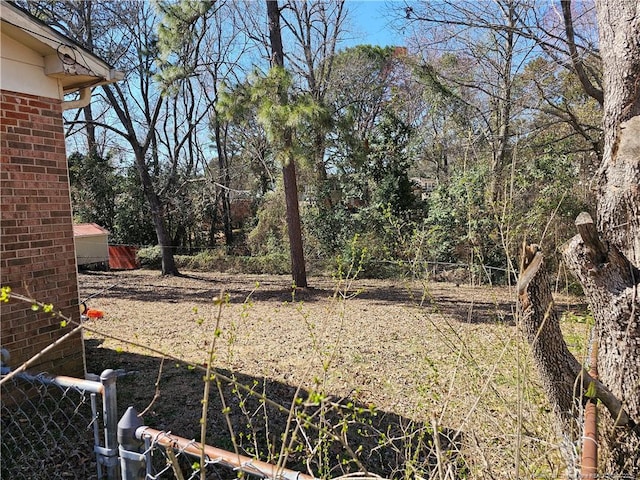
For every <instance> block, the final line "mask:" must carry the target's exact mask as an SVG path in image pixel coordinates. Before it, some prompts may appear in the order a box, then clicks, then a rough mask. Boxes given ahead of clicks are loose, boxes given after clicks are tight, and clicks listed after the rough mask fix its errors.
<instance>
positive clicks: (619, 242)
mask: <svg viewBox="0 0 640 480" xmlns="http://www.w3.org/2000/svg"><path fill="white" fill-rule="evenodd" d="M562 6H563V12H564V14H565V20H566V18H567V16H568V15H569V14H570V10H569V8H570V5H569V2H567V1H565V2H563V5H562ZM596 9H597V17H598V29H599V47H600V53H601V56H602V63H603V82H602V84H603V87H604V89H603V107H604V111H603V131H604V148H603V158H602V162H601V165H600V168H599V171H598V176H597V188H598V190H597V225H596V224H595V223H594V221H593V220H592V219H591V216H590V215H589V214H587V213H582V214H580V215H579V216H578V219H577V220H576V227H577V229H578V235H576V236H575V237H573V238H572V239H571V240H570V241H569V242H567V243H566V244H565V245H564V246H563V247H562V249H561V250H562V254H563V256H564V258H565V261H566V263H567V265H568V267H569V269H570V270H571V271H572V273H573V274H574V275H575V276H576V278H577V279H578V280H579V281H580V283H581V284H582V287H583V290H584V293H585V296H586V298H587V300H588V302H589V304H590V306H591V309H592V311H593V316H594V319H595V326H594V333H595V335H596V339H597V341H598V358H597V362H598V374H599V378H600V381H601V383H600V382H597V381H594V384H595V385H598V386H599V387H598V388H599V390H598V395H597V396H598V398H599V399H601V400H603V399H602V398H601V394H602V392H603V391H605V392H606V395H605V397H606V399H607V402H605V400H603V403H604V404H605V405H606V406H607V408H608V409H609V412H610V415H603V416H602V418H603V421H602V422H601V424H600V429H601V431H600V435H599V437H600V439H601V443H600V446H601V452H602V455H601V458H602V459H603V460H604V462H603V463H604V464H603V465H601V466H600V468H599V470H600V471H601V472H603V473H606V474H607V475H611V476H612V477H616V478H617V477H618V476H619V477H620V478H627V477H628V478H638V476H640V427H639V426H638V423H640V295H639V293H640V292H639V286H640V270H639V269H638V268H639V266H640V36H639V35H638V32H639V31H640V7H639V6H638V3H637V1H636V0H596ZM569 16H570V15H569ZM568 33H570V32H568ZM570 40H571V39H570ZM574 60H575V59H574ZM536 255H539V253H535V254H533V255H532V254H531V253H530V252H529V253H527V254H525V255H524V260H523V267H524V268H523V270H522V274H521V282H520V283H519V304H520V308H521V310H522V312H523V314H522V318H523V323H524V324H525V325H528V326H525V331H527V332H528V335H527V337H528V340H529V342H530V344H531V346H532V351H533V355H534V358H536V361H537V362H538V363H539V365H538V366H539V370H540V373H541V375H542V377H543V382H544V384H545V385H555V384H556V382H559V383H558V385H562V382H564V383H565V385H564V387H562V388H564V389H566V388H567V387H568V385H567V384H566V378H567V375H571V372H572V369H574V368H575V367H574V366H573V362H572V361H568V362H567V361H566V358H565V352H564V350H562V349H561V350H560V352H561V353H560V354H557V353H554V348H555V346H554V345H555V344H554V343H552V344H550V346H549V348H548V349H547V348H546V347H544V348H543V350H542V352H538V353H536V349H537V348H539V346H540V344H541V343H542V342H541V341H540V340H539V339H537V338H536V337H534V338H531V329H535V327H536V322H538V323H539V322H540V315H541V312H543V311H544V312H546V308H547V307H546V306H545V305H547V303H545V302H549V301H550V300H549V299H548V297H547V296H546V295H537V294H536V292H537V291H538V290H537V289H544V288H548V279H546V278H544V273H543V271H544V269H541V268H539V267H540V266H541V265H542V260H541V259H540V260H535V258H536ZM536 264H538V268H535V265H536ZM541 272H542V273H541ZM544 285H547V287H544ZM531 312H532V313H531ZM549 321H551V322H552V323H555V322H557V319H556V318H555V317H554V316H553V315H548V316H547V317H546V319H545V323H547V322H549ZM545 328H546V327H545ZM545 333H547V332H546V330H545V329H542V330H540V335H541V336H542V335H545ZM555 334H556V335H557V334H559V330H558V331H556V332H555ZM547 337H548V335H545V341H548V340H549V339H548V338H547ZM580 376H581V377H582V378H586V377H585V374H584V373H583V372H581V373H580ZM605 386H606V389H605V390H602V389H603V388H605ZM547 390H548V392H547V393H548V396H549V399H550V401H551V402H552V404H553V405H554V408H556V409H557V410H558V411H560V412H562V411H564V410H563V409H564V408H565V407H566V398H565V397H563V396H559V397H558V396H554V392H553V391H549V388H548V387H547ZM565 393H566V392H565ZM616 405H619V407H620V408H616ZM568 420H570V419H568ZM563 421H564V420H563V419H562V418H561V422H560V424H561V426H562V428H563V430H564V432H565V433H566V432H570V426H567V425H566V424H565V425H563V424H562V422H563Z"/></svg>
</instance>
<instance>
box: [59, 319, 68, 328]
mask: <svg viewBox="0 0 640 480" xmlns="http://www.w3.org/2000/svg"><path fill="white" fill-rule="evenodd" d="M66 326H67V321H66V320H61V321H60V328H64V327H66Z"/></svg>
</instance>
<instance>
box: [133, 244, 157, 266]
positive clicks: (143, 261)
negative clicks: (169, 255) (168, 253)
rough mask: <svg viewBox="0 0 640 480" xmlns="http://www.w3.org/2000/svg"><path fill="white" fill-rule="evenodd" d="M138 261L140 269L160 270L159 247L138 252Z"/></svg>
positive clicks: (145, 248)
mask: <svg viewBox="0 0 640 480" xmlns="http://www.w3.org/2000/svg"><path fill="white" fill-rule="evenodd" d="M138 261H139V262H140V266H141V267H142V268H162V252H161V251H160V246H159V245H154V246H153V247H144V248H141V249H139V250H138Z"/></svg>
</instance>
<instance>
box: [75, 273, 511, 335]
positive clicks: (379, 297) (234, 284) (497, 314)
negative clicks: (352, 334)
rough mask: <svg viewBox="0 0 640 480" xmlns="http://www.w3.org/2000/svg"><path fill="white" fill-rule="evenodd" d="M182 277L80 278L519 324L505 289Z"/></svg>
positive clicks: (145, 289)
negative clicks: (339, 298)
mask: <svg viewBox="0 0 640 480" xmlns="http://www.w3.org/2000/svg"><path fill="white" fill-rule="evenodd" d="M158 278H159V277H158ZM181 278H183V279H189V285H188V286H181V285H174V284H171V283H162V282H159V281H157V278H154V277H143V278H141V279H140V281H139V282H137V283H135V284H132V283H131V282H128V281H126V280H123V279H122V278H121V277H120V276H118V275H113V274H109V273H104V272H99V273H93V274H89V275H86V274H83V276H81V277H80V281H81V282H82V281H83V280H85V281H92V280H95V281H96V283H97V284H99V285H100V286H101V288H102V290H99V289H97V288H83V290H84V291H88V292H89V294H91V295H94V294H95V295H96V296H97V297H100V296H104V297H110V296H113V297H115V298H125V299H129V300H132V301H141V302H158V301H162V302H166V303H180V302H190V303H192V304H205V303H206V302H208V301H210V300H211V298H212V297H214V296H217V295H219V294H220V293H221V292H222V291H224V292H225V293H226V294H228V295H229V299H230V303H232V304H239V303H243V302H245V300H246V299H247V298H248V297H249V296H250V297H251V299H252V301H254V302H275V303H285V302H294V301H295V302H304V303H308V304H314V303H320V302H324V301H326V300H327V299H329V298H331V297H333V296H334V295H351V296H354V298H356V299H359V300H366V301H367V302H369V303H370V304H372V305H398V306H411V307H419V308H423V309H424V311H425V312H426V313H429V314H433V313H436V314H442V315H447V316H449V317H450V318H453V319H454V320H456V321H460V322H464V323H500V324H506V325H514V324H515V301H514V299H512V298H510V295H509V293H508V290H507V289H506V287H489V286H484V285H483V286H469V285H455V284H453V283H446V282H425V283H420V282H411V281H405V280H397V281H391V280H384V281H380V280H367V279H363V280H357V281H354V282H352V283H351V284H350V285H349V287H345V286H344V284H343V285H336V281H335V280H333V279H330V278H320V277H318V278H313V279H311V284H312V287H310V288H304V289H301V288H298V289H294V288H292V286H291V280H290V278H289V277H288V276H287V275H269V276H262V275H242V276H239V277H238V280H237V281H234V280H233V277H224V278H221V279H216V278H212V277H211V276H206V275H198V274H197V273H193V274H186V275H182V277H181ZM111 282H113V283H111ZM104 285H107V287H106V288H105V287H104Z"/></svg>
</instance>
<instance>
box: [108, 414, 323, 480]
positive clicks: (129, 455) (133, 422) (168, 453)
mask: <svg viewBox="0 0 640 480" xmlns="http://www.w3.org/2000/svg"><path fill="white" fill-rule="evenodd" d="M118 439H119V441H120V446H119V456H120V461H121V471H122V479H123V480H156V479H158V480H159V479H173V478H175V479H179V480H186V479H188V480H197V479H200V478H201V475H202V474H203V473H204V474H205V477H206V478H207V479H220V480H222V479H225V480H226V479H229V480H231V479H234V478H238V476H239V473H240V472H242V473H243V474H248V475H251V476H255V477H258V478H269V479H277V480H293V479H296V480H315V479H314V477H312V476H309V475H306V474H304V473H302V472H297V471H294V470H290V469H287V468H284V467H281V466H278V465H273V464H270V463H267V462H262V461H260V460H257V459H255V458H251V457H246V456H244V455H240V454H237V453H233V452H228V451H226V450H222V449H220V448H216V447H212V446H210V445H203V444H201V443H198V442H196V441H195V440H189V439H187V438H183V437H179V436H177V435H173V434H172V433H170V432H164V431H160V430H156V429H153V428H151V427H148V426H144V425H141V421H140V419H139V418H138V416H137V413H136V412H135V410H134V409H133V408H132V407H130V408H129V409H128V410H127V412H126V413H125V414H124V415H123V417H122V418H121V419H120V422H119V423H118Z"/></svg>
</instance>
